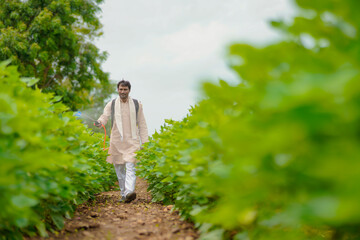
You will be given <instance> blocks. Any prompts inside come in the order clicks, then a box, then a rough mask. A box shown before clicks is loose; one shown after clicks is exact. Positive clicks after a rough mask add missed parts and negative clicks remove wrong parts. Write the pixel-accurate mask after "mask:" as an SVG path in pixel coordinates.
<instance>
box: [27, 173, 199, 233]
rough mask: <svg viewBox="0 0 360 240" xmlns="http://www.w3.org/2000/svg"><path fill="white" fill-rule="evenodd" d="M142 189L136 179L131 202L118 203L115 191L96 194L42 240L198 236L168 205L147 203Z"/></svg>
mask: <svg viewBox="0 0 360 240" xmlns="http://www.w3.org/2000/svg"><path fill="white" fill-rule="evenodd" d="M146 189H147V184H146V182H145V181H144V180H142V179H137V183H136V193H137V198H136V200H134V201H133V202H131V203H119V202H118V200H119V191H110V192H104V193H101V194H99V195H98V196H97V197H96V200H95V201H93V202H88V203H85V204H82V205H80V206H78V208H77V210H76V212H75V215H74V217H73V218H72V219H71V220H68V221H67V222H66V223H65V227H64V229H63V230H62V231H61V232H60V233H58V234H57V235H51V236H50V238H46V240H48V239H54V240H55V239H68V240H75V239H76V240H81V239H84V240H85V239H86V240H88V239H97V240H98V239H99V240H101V239H105V240H131V239H161V240H165V239H169V240H170V239H171V240H172V239H184V240H193V239H196V238H197V237H198V234H197V232H196V230H195V229H194V227H193V225H192V224H190V223H187V222H183V221H181V220H180V217H179V215H178V214H177V213H176V212H172V211H171V208H172V206H167V207H166V206H163V205H161V204H157V203H151V196H150V194H149V193H148V192H147V190H146ZM31 239H43V238H31Z"/></svg>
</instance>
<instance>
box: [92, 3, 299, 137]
mask: <svg viewBox="0 0 360 240" xmlns="http://www.w3.org/2000/svg"><path fill="white" fill-rule="evenodd" d="M101 7H102V14H101V22H102V24H103V26H104V27H103V30H104V35H103V36H102V37H101V38H100V39H99V40H98V41H97V43H96V45H97V46H98V47H99V48H100V49H101V50H103V51H107V52H108V54H109V57H108V59H107V61H106V62H105V63H104V64H103V69H104V70H105V71H106V72H109V73H110V78H111V79H113V80H116V81H118V80H121V79H122V78H124V79H125V80H129V81H130V82H131V84H132V90H131V93H130V95H131V96H132V97H133V98H136V99H139V100H140V101H141V102H142V104H143V106H144V112H145V117H146V120H147V124H148V128H149V135H151V134H152V133H154V131H155V129H159V128H160V126H161V125H163V124H164V119H174V120H181V119H182V118H184V117H185V116H186V114H187V112H188V109H189V108H190V106H192V105H194V104H195V103H196V101H197V100H198V99H200V98H201V94H200V91H199V88H200V83H201V82H202V81H203V80H210V81H216V80H217V79H219V78H222V79H225V80H228V81H230V82H236V81H237V80H236V76H235V75H234V74H233V73H232V72H231V70H230V69H229V68H228V67H227V66H226V58H225V54H226V51H227V47H228V46H229V44H230V43H234V42H247V43H251V44H265V43H267V42H270V41H274V39H276V38H277V37H278V35H277V32H275V31H274V30H272V29H271V28H270V27H269V24H268V22H269V20H271V19H278V18H285V19H287V18H289V16H291V15H292V14H293V12H294V10H293V9H294V8H293V6H292V1H291V0H172V1H170V0H151V1H149V0H132V1H127V0H105V3H104V4H102V5H101ZM114 93H116V92H115V89H114Z"/></svg>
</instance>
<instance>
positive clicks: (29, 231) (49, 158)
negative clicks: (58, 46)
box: [0, 61, 115, 239]
mask: <svg viewBox="0 0 360 240" xmlns="http://www.w3.org/2000/svg"><path fill="white" fill-rule="evenodd" d="M9 62H10V61H7V62H2V63H0V159H1V161H0V162H1V168H0V206H1V211H0V239H22V235H30V236H32V235H34V234H40V235H41V236H46V235H47V231H46V230H51V231H56V230H59V229H61V228H62V227H63V224H64V223H63V222H64V217H66V218H70V217H71V216H72V213H73V211H74V209H75V207H76V205H78V204H80V203H82V202H84V201H85V200H88V199H89V198H92V197H94V194H96V193H99V192H101V191H104V190H106V189H109V187H110V186H112V185H113V183H114V181H115V178H114V177H115V174H113V170H112V166H111V165H110V164H107V163H106V162H105V158H106V152H104V151H102V145H101V144H102V135H100V134H97V133H95V134H93V132H92V131H91V130H90V129H88V128H87V127H85V125H83V124H82V123H81V122H80V121H79V120H77V119H76V118H75V117H73V116H72V112H71V111H68V110H69V109H68V107H66V106H65V105H64V104H62V103H61V102H59V100H60V99H61V97H54V95H53V94H44V93H42V92H41V91H40V90H39V89H37V88H36V87H35V89H32V88H30V86H33V85H34V84H35V83H36V82H37V81H38V79H35V78H20V77H19V76H20V74H19V73H18V71H17V69H16V67H15V66H10V67H7V66H6V65H8V64H9Z"/></svg>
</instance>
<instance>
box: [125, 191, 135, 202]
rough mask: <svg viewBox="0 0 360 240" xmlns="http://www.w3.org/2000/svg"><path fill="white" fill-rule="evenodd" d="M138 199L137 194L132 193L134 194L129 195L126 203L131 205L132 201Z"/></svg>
mask: <svg viewBox="0 0 360 240" xmlns="http://www.w3.org/2000/svg"><path fill="white" fill-rule="evenodd" d="M135 198H136V193H135V192H132V193H128V194H127V195H126V197H125V203H129V202H131V201H134V200H135Z"/></svg>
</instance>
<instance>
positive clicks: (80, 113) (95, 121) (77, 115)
mask: <svg viewBox="0 0 360 240" xmlns="http://www.w3.org/2000/svg"><path fill="white" fill-rule="evenodd" d="M74 116H76V117H81V116H84V117H86V118H88V119H90V120H91V121H94V126H96V127H97V124H99V123H100V122H98V121H97V120H95V119H93V118H92V117H90V116H88V115H86V114H85V113H82V112H80V111H77V112H76V113H75V115H74ZM101 126H102V127H103V128H104V132H105V136H104V147H103V151H106V150H108V149H109V148H105V146H106V128H105V126H104V124H102V123H101Z"/></svg>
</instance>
